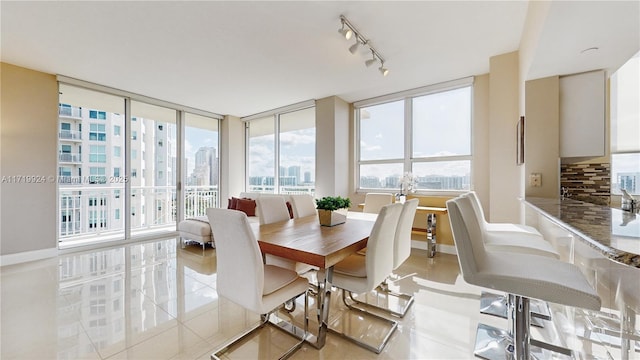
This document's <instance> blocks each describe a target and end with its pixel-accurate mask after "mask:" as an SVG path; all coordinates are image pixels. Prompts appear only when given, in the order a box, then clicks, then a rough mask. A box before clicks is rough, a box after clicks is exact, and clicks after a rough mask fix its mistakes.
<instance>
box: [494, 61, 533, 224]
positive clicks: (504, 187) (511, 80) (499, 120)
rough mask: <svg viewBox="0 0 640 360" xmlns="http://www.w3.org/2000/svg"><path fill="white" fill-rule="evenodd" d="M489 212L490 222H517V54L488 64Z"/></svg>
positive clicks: (519, 177) (519, 186)
mask: <svg viewBox="0 0 640 360" xmlns="http://www.w3.org/2000/svg"><path fill="white" fill-rule="evenodd" d="M489 64H490V65H489V66H490V69H491V70H490V76H489V129H490V132H489V190H490V199H489V213H488V217H489V219H487V220H488V221H492V222H513V223H518V222H520V212H521V211H520V201H519V199H518V198H519V197H520V196H522V195H523V194H524V191H523V190H524V189H523V188H522V173H523V168H522V167H519V166H517V165H516V123H517V121H518V119H519V118H520V112H519V101H520V99H519V94H520V91H519V76H518V74H519V63H518V52H511V53H508V54H503V55H498V56H494V57H491V59H490V61H489Z"/></svg>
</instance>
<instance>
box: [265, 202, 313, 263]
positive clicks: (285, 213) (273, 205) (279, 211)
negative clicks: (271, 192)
mask: <svg viewBox="0 0 640 360" xmlns="http://www.w3.org/2000/svg"><path fill="white" fill-rule="evenodd" d="M256 208H257V210H258V211H260V225H265V224H272V223H275V222H280V221H287V220H289V219H290V216H289V209H287V204H286V202H285V201H284V198H283V197H281V196H261V197H259V198H258V199H257V200H256ZM264 261H265V264H267V265H275V266H280V267H282V268H285V269H289V270H293V271H295V272H297V273H298V274H304V273H306V272H307V271H309V270H311V269H313V268H314V267H313V266H312V265H309V264H305V263H301V262H297V261H293V260H289V259H285V258H283V257H280V256H275V255H271V254H266V255H265V257H264Z"/></svg>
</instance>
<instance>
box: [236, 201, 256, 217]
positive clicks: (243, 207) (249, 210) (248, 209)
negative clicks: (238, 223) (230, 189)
mask: <svg viewBox="0 0 640 360" xmlns="http://www.w3.org/2000/svg"><path fill="white" fill-rule="evenodd" d="M236 210H240V211H242V212H243V213H245V214H247V216H256V201H255V200H252V199H238V202H237V203H236Z"/></svg>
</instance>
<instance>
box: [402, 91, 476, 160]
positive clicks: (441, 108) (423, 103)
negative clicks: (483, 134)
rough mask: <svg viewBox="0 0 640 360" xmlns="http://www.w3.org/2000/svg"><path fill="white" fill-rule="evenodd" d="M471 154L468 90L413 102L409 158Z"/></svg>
mask: <svg viewBox="0 0 640 360" xmlns="http://www.w3.org/2000/svg"><path fill="white" fill-rule="evenodd" d="M450 155H471V87H465V88H460V89H456V90H451V91H445V92H440V93H435V94H430V95H426V96H420V97H416V98H414V99H413V158H421V157H432V156H450Z"/></svg>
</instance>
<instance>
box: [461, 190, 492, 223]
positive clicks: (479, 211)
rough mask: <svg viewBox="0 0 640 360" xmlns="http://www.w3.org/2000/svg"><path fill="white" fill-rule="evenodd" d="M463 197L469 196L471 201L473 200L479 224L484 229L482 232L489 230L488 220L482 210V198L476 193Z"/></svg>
mask: <svg viewBox="0 0 640 360" xmlns="http://www.w3.org/2000/svg"><path fill="white" fill-rule="evenodd" d="M463 196H467V197H468V198H469V200H471V205H472V206H473V211H474V213H475V215H476V217H477V218H478V222H479V223H480V226H481V227H482V231H485V230H487V219H486V218H485V217H484V210H482V204H481V203H480V198H478V195H477V194H476V193H475V192H474V191H469V192H468V193H466V194H464V195H463Z"/></svg>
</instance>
